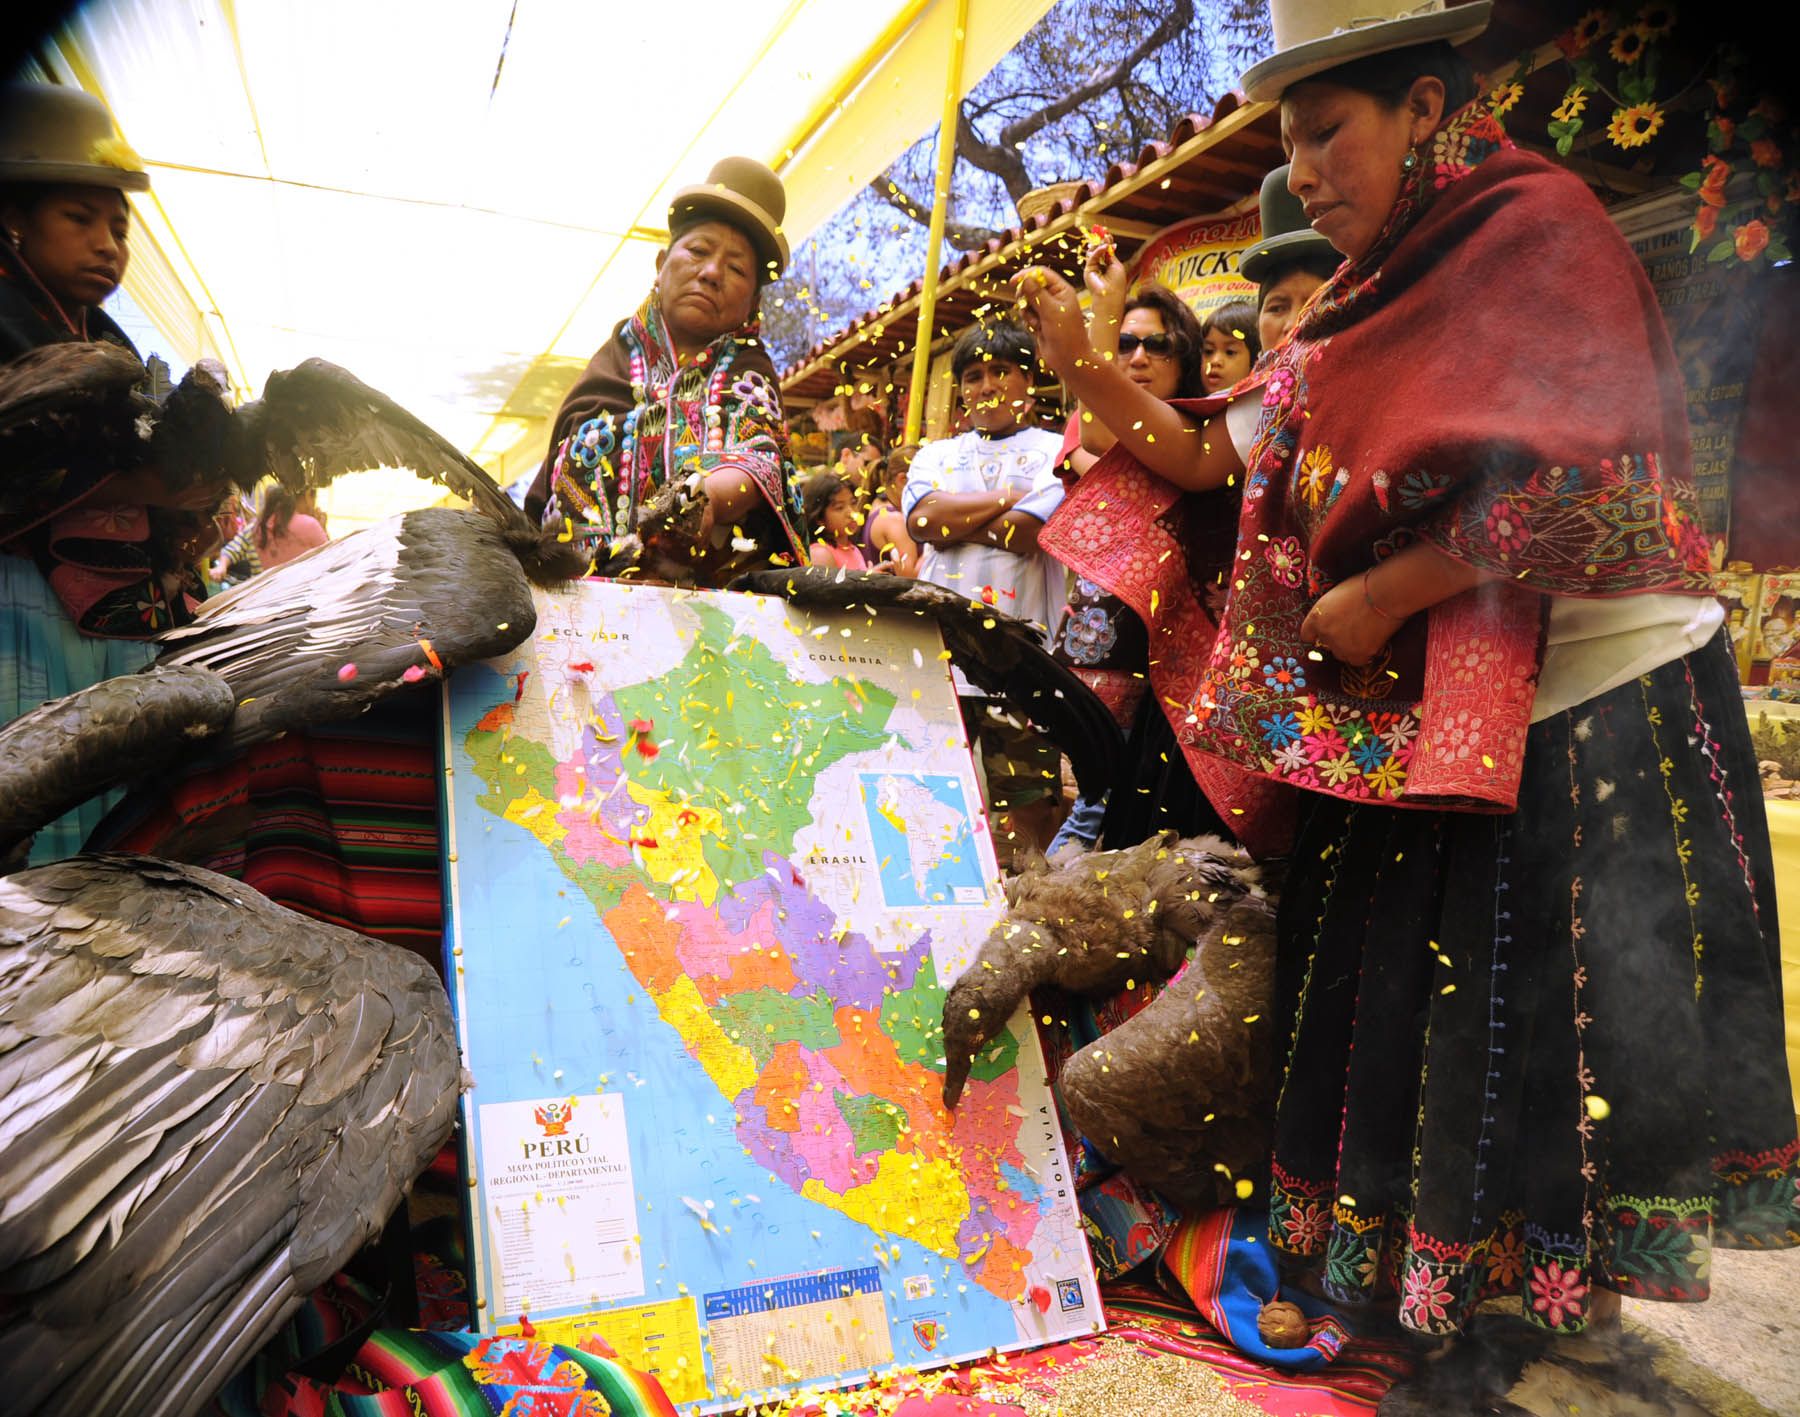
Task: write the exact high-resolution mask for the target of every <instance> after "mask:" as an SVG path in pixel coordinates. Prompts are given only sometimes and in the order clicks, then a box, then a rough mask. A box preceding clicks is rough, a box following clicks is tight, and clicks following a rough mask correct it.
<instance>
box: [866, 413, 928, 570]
mask: <svg viewBox="0 0 1800 1417" xmlns="http://www.w3.org/2000/svg"><path fill="white" fill-rule="evenodd" d="M918 451H919V445H918V444H917V443H907V444H906V445H905V446H903V447H899V448H895V449H894V451H893V452H891V453H889V454H888V455H887V465H886V467H885V469H884V471H883V474H882V478H881V481H880V482H879V483H877V484H876V485H875V487H874V488H873V489H872V491H871V493H870V497H869V506H868V510H867V512H865V513H864V520H863V533H862V544H863V554H864V555H865V556H866V557H867V558H868V559H869V560H870V561H874V562H878V563H886V564H888V565H891V566H892V567H893V568H894V573H895V574H896V575H901V576H916V575H918V574H919V543H918V542H916V541H914V540H913V539H912V537H911V536H909V535H908V534H907V530H906V517H905V516H904V515H903V514H902V513H901V511H900V506H901V502H902V499H903V498H904V497H905V496H906V474H907V470H908V469H909V468H911V466H912V460H913V456H914V455H915V454H916V453H917V452H918Z"/></svg>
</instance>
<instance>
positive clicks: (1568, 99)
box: [1550, 84, 1588, 123]
mask: <svg viewBox="0 0 1800 1417" xmlns="http://www.w3.org/2000/svg"><path fill="white" fill-rule="evenodd" d="M1587 106H1588V91H1587V88H1586V87H1585V86H1584V85H1582V84H1570V85H1569V91H1568V92H1567V93H1565V94H1564V95H1563V97H1562V102H1561V103H1559V104H1557V105H1556V108H1555V110H1554V111H1553V112H1552V113H1551V114H1550V116H1551V117H1552V118H1554V119H1555V120H1556V121H1557V122H1558V123H1567V122H1570V121H1571V120H1573V119H1576V118H1579V117H1580V116H1581V112H1582V110H1583V109H1584V108H1586V107H1587Z"/></svg>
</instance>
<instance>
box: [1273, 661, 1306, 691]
mask: <svg viewBox="0 0 1800 1417" xmlns="http://www.w3.org/2000/svg"><path fill="white" fill-rule="evenodd" d="M1262 676H1263V683H1265V684H1267V685H1268V686H1269V687H1270V688H1271V689H1274V690H1275V691H1276V692H1277V693H1282V694H1293V693H1298V692H1299V691H1300V690H1301V689H1304V688H1305V687H1306V672H1305V671H1304V670H1303V669H1301V668H1300V662H1299V661H1298V660H1296V659H1293V658H1290V657H1289V656H1287V655H1276V656H1275V658H1273V659H1271V660H1270V661H1269V662H1268V663H1267V664H1265V665H1263V667H1262Z"/></svg>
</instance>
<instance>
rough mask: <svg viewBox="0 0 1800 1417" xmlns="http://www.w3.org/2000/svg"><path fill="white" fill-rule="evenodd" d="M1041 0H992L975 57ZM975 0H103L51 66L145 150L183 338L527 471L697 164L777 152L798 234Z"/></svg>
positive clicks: (861, 163)
mask: <svg viewBox="0 0 1800 1417" xmlns="http://www.w3.org/2000/svg"><path fill="white" fill-rule="evenodd" d="M1048 3H1049V0H975V3H973V4H972V6H971V13H970V19H969V24H968V30H967V57H966V60H965V63H964V69H963V75H964V77H963V82H964V83H965V84H972V83H974V82H975V81H976V80H978V79H979V78H980V77H981V76H982V75H983V74H985V73H986V72H987V71H988V69H990V68H991V67H992V66H993V65H994V63H995V62H997V61H998V60H999V59H1000V57H1001V56H1002V55H1004V54H1005V53H1006V51H1007V50H1008V49H1009V48H1010V47H1011V46H1012V45H1013V44H1014V43H1016V42H1017V40H1018V38H1019V36H1020V35H1021V34H1023V33H1024V31H1025V30H1026V29H1027V28H1029V26H1030V25H1031V24H1032V23H1033V22H1035V21H1036V20H1037V18H1038V17H1039V16H1040V15H1041V14H1042V13H1043V12H1044V10H1046V9H1047V8H1048ZM954 10H955V4H954V0H681V3H679V4H668V5H657V4H645V5H637V4H633V5H626V4H623V3H614V2H608V3H595V0H561V3H557V0H520V3H517V4H515V3H514V0H375V3H371V0H235V3H234V0H97V3H93V4H89V5H87V6H85V7H83V8H82V9H81V10H80V11H78V12H77V13H76V14H75V16H74V17H73V18H72V19H71V20H70V21H69V22H68V24H67V26H66V27H65V28H64V29H63V30H62V31H60V32H59V33H58V34H56V35H55V36H53V38H52V40H51V42H50V43H48V44H46V45H45V46H44V47H43V49H42V50H41V51H40V52H41V53H42V54H43V71H42V72H41V73H39V74H38V75H36V76H38V77H48V78H53V79H56V80H58V81H60V82H64V83H74V84H79V85H80V86H81V87H83V88H86V89H88V90H89V91H91V92H94V93H96V94H98V95H100V96H101V97H102V98H103V99H105V100H106V102H107V103H108V104H109V105H110V107H111V108H112V111H113V114H114V116H115V118H116V119H117V121H118V123H119V126H120V129H121V131H122V133H123V134H124V136H125V138H126V140H127V141H128V142H129V143H130V144H131V145H132V146H133V147H134V148H136V150H137V151H138V152H139V153H140V154H141V155H142V156H143V158H144V159H145V161H146V163H147V165H148V167H149V169H150V173H151V181H152V184H153V190H152V192H151V193H150V194H149V195H148V196H146V197H144V198H141V199H136V200H134V208H135V210H136V212H137V216H138V223H137V231H136V235H135V236H134V240H133V254H132V263H131V269H130V271H129V273H128V275H127V278H126V290H127V293H128V294H129V295H130V296H131V298H132V299H133V300H135V301H136V302H137V303H138V304H139V305H140V306H142V307H143V308H144V309H145V311H146V312H147V313H148V314H149V315H150V317H151V318H152V319H153V320H154V321H155V322H156V324H157V326H158V328H159V329H161V330H162V331H163V332H164V333H165V334H166V335H167V336H168V339H169V342H170V352H171V353H173V354H176V355H179V356H180V357H181V358H182V359H183V360H186V361H190V362H191V361H192V360H194V359H196V358H198V357H200V356H201V355H213V356H215V357H217V358H220V359H222V360H223V361H224V362H225V365H226V367H227V368H228V369H229V370H230V371H231V373H232V377H233V380H234V382H236V383H239V384H240V385H241V386H242V387H243V388H244V389H245V390H246V391H247V392H249V393H252V394H253V393H255V392H256V391H257V390H259V389H260V387H261V385H262V381H263V380H264V378H266V377H267V375H268V374H269V373H270V372H271V371H272V370H276V369H285V368H288V367H290V366H292V365H294V364H297V363H299V362H300V361H301V360H303V359H306V358H308V357H309V356H314V355H317V356H319V357H322V358H325V359H329V360H332V361H334V362H336V363H339V364H342V365H343V366H345V367H346V368H348V369H350V370H352V371H353V372H354V373H355V374H357V375H358V376H359V377H360V378H362V379H364V380H366V381H367V382H368V383H370V384H373V385H374V386H375V387H376V388H379V389H381V390H383V391H384V392H386V393H388V394H390V395H392V396H393V397H394V398H395V399H396V400H398V401H399V402H400V403H401V404H403V405H404V406H405V407H407V408H408V409H410V410H411V411H412V412H414V413H416V414H417V415H418V416H419V417H421V418H423V419H424V420H426V421H427V422H428V423H430V424H432V426H434V427H436V428H437V429H439V430H440V431H441V432H442V433H444V434H445V435H446V436H447V437H449V438H450V439H451V440H452V441H454V442H456V443H457V444H458V445H459V446H461V447H463V448H465V449H468V450H469V451H470V452H471V453H472V454H473V455H474V456H475V457H476V458H477V459H478V460H479V461H481V462H483V463H484V464H485V465H486V466H488V467H489V468H490V470H492V471H493V472H494V473H495V474H496V475H497V476H499V477H500V478H501V479H502V480H511V479H513V478H516V477H518V476H520V475H521V474H522V473H523V472H525V471H526V470H527V469H529V468H530V467H531V466H532V465H533V464H535V463H536V462H537V461H538V460H539V459H540V458H541V457H542V455H543V451H544V440H545V432H546V425H547V420H548V418H549V417H550V416H551V415H553V414H554V412H555V409H556V406H557V404H558V403H559V402H560V400H561V397H562V395H563V393H564V391H565V390H566V389H567V387H568V385H569V384H570V383H571V382H572V381H573V379H574V377H575V374H576V372H577V371H578V370H579V369H580V368H581V366H582V365H583V364H585V362H586V361H587V359H588V357H589V356H590V355H591V354H592V353H593V351H594V350H595V349H597V348H598V347H599V346H600V344H601V343H603V342H604V340H605V339H606V337H607V335H608V334H609V333H610V332H611V329H612V326H613V324H614V323H615V322H616V321H618V320H619V319H621V318H623V317H624V316H625V315H626V314H628V313H629V312H630V311H631V310H633V309H634V308H635V307H636V306H637V304H638V303H639V302H640V301H641V300H642V299H643V297H644V295H645V293H646V292H647V291H648V289H649V287H650V283H651V279H652V277H653V274H654V266H655V257H656V253H657V251H658V249H659V248H660V244H661V241H662V239H663V233H662V231H661V230H660V228H661V227H662V225H663V223H664V221H665V220H666V213H667V209H668V204H669V199H670V197H671V195H672V194H673V192H674V191H675V189H676V188H678V187H681V186H683V185H686V184H689V183H693V182H698V181H702V180H704V178H705V175H706V172H707V171H708V169H710V168H711V166H712V164H713V163H714V162H715V161H716V160H717V159H719V158H721V157H724V156H726V155H728V154H732V153H745V154H749V155H751V156H755V157H760V158H762V159H763V160H765V161H767V162H770V163H771V164H772V165H774V166H776V167H777V168H778V170H780V171H781V173H782V176H783V179H784V181H785V182H786V184H787V189H788V217H787V221H786V230H787V235H788V237H789V240H790V241H791V242H792V243H793V244H795V245H798V244H799V242H800V241H801V240H803V239H804V238H805V237H806V236H807V235H808V234H809V233H810V232H811V231H812V230H813V229H814V228H815V227H816V226H817V225H818V224H819V223H820V222H821V221H823V220H824V219H825V218H826V217H827V216H829V215H830V214H831V212H832V211H834V210H835V209H836V208H837V207H839V206H841V205H842V204H843V202H844V201H845V200H847V199H848V198H849V197H850V196H851V195H853V194H854V192H855V191H856V189H857V188H858V187H859V186H861V185H862V184H863V183H865V182H867V181H868V180H869V179H870V178H872V177H874V176H875V175H876V174H877V173H878V172H880V171H881V170H882V169H883V168H885V167H886V165H887V164H888V163H889V162H891V161H892V160H893V158H894V157H895V155H896V154H897V153H899V152H900V151H901V149H902V148H904V147H905V145H906V144H907V143H909V142H911V141H913V140H914V139H916V138H917V137H918V136H919V135H920V134H921V133H922V132H924V131H925V130H926V129H927V128H928V127H929V126H930V125H931V124H932V123H933V122H934V121H935V120H936V117H937V112H938V108H939V106H940V104H941V102H942V98H943V91H944V90H943V86H944V68H945V64H946V62H947V58H948V52H949V46H950V29H951V24H952V21H951V18H950V17H951V15H952V14H953V13H954ZM405 481H406V480H404V479H397V480H396V484H397V485H396V488H395V491H396V493H397V495H398V497H399V499H400V502H401V504H402V505H418V503H419V501H420V500H421V498H422V497H423V500H431V498H430V497H429V496H425V495H424V494H422V493H421V492H420V491H419V490H417V489H415V488H409V487H405V485H404V483H405ZM358 500H359V503H362V502H365V501H366V499H365V498H361V497H359V499H358ZM377 500H378V501H379V499H377ZM364 513H365V507H364V506H363V505H359V506H358V507H357V515H356V517H355V519H356V520H361V519H362V515H363V514H364Z"/></svg>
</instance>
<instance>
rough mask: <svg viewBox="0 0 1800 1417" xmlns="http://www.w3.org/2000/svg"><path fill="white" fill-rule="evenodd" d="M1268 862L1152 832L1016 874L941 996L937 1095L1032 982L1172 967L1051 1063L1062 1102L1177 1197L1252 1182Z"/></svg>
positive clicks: (1270, 1079)
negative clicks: (1132, 842) (1106, 1027)
mask: <svg viewBox="0 0 1800 1417" xmlns="http://www.w3.org/2000/svg"><path fill="white" fill-rule="evenodd" d="M1267 869H1268V868H1266V867H1261V866H1258V865H1256V864H1255V863H1254V862H1252V861H1251V859H1250V857H1249V855H1248V853H1246V852H1244V851H1242V850H1241V849H1238V848H1233V847H1228V846H1226V845H1225V844H1224V843H1223V842H1221V841H1219V840H1217V839H1216V838H1207V837H1200V838H1194V839H1192V840H1188V841H1178V840H1175V839H1174V838H1173V837H1172V836H1170V835H1168V834H1165V835H1162V836H1158V837H1153V838H1151V839H1150V840H1148V841H1145V842H1141V843H1140V844H1138V845H1137V846H1133V847H1128V848H1125V849H1123V850H1118V851H1101V852H1094V853H1090V854H1088V855H1084V856H1078V857H1075V858H1073V859H1072V860H1069V861H1066V862H1064V863H1062V864H1059V865H1047V864H1040V865H1038V866H1036V867H1035V868H1033V869H1030V870H1027V871H1026V872H1024V873H1022V874H1021V875H1019V876H1017V877H1015V878H1014V879H1013V880H1012V881H1011V882H1010V883H1009V885H1008V891H1007V897H1008V911H1007V915H1006V918H1005V920H1003V921H1002V922H1001V923H1000V924H999V925H997V926H996V927H995V928H994V930H993V931H992V932H990V933H989V935H988V938H987V940H986V941H985V942H984V943H983V945H982V947H981V950H980V952H979V953H978V954H977V956H976V958H975V961H974V962H973V963H972V964H971V965H970V966H969V968H968V969H967V970H966V971H965V972H964V973H963V974H962V975H961V977H959V978H958V979H957V981H956V982H955V984H954V985H952V987H951V989H950V991H949V994H948V995H947V996H946V998H945V1001H944V1056H945V1060H946V1072H945V1078H944V1101H945V1104H946V1105H947V1106H952V1107H953V1106H955V1105H956V1102H957V1100H958V1099H959V1098H960V1096H961V1093H962V1088H963V1085H964V1083H965V1082H966V1081H967V1079H968V1076H969V1070H970V1067H971V1066H972V1064H973V1061H974V1058H975V1056H976V1054H977V1053H979V1052H980V1050H981V1049H982V1047H984V1046H985V1045H986V1044H987V1043H988V1042H989V1041H991V1040H992V1039H993V1038H994V1037H995V1036H996V1035H997V1034H998V1033H999V1032H1000V1030H1001V1029H1002V1028H1003V1027H1005V1025H1006V1022H1007V1020H1008V1019H1009V1018H1011V1017H1012V1015H1013V1013H1014V1011H1015V1010H1016V1009H1017V1008H1018V1006H1019V1005H1020V1004H1021V1003H1023V1002H1024V1001H1025V999H1026V997H1027V995H1028V994H1029V993H1030V992H1031V990H1033V989H1035V988H1038V987H1040V986H1044V985H1050V986H1053V987H1055V988H1059V989H1063V990H1066V991H1068V992H1070V993H1075V994H1083V995H1088V996H1090V997H1091V996H1097V995H1103V994H1108V993H1112V992H1115V991H1117V990H1118V989H1121V988H1123V987H1126V986H1127V985H1128V984H1130V983H1133V982H1136V981H1141V980H1161V979H1168V978H1169V976H1170V975H1171V974H1173V975H1174V978H1173V979H1171V980H1170V982H1169V984H1168V987H1167V988H1165V989H1164V990H1163V991H1162V993H1160V994H1159V995H1158V996H1157V997H1156V999H1155V1000H1153V1001H1152V1002H1151V1003H1150V1004H1149V1005H1148V1006H1147V1007H1146V1008H1144V1009H1143V1010H1142V1011H1141V1012H1139V1013H1138V1014H1136V1015H1135V1016H1134V1017H1132V1018H1131V1019H1129V1020H1127V1021H1126V1022H1125V1023H1123V1024H1121V1025H1119V1026H1118V1027H1117V1028H1115V1029H1113V1030H1112V1031H1111V1032H1110V1033H1108V1034H1106V1035H1105V1036H1104V1037H1103V1038H1100V1039H1097V1040H1096V1041H1095V1042H1093V1043H1091V1044H1089V1045H1088V1046H1087V1047H1086V1048H1083V1049H1082V1050H1081V1051H1080V1052H1078V1053H1077V1054H1075V1056H1074V1057H1073V1058H1071V1059H1070V1060H1069V1062H1068V1063H1067V1064H1066V1065H1065V1066H1064V1068H1063V1070H1062V1076H1061V1079H1060V1082H1059V1087H1060V1090H1061V1093H1062V1097H1063V1102H1064V1105H1065V1106H1066V1108H1067V1109H1068V1112H1069V1115H1070V1117H1071V1119H1072V1120H1073V1121H1074V1122H1075V1125H1076V1126H1077V1127H1078V1128H1079V1129H1080V1131H1081V1133H1082V1135H1084V1136H1086V1137H1087V1138H1088V1139H1089V1140H1090V1141H1092V1142H1093V1143H1094V1144H1095V1145H1096V1146H1097V1147H1098V1148H1099V1149H1100V1151H1101V1152H1102V1153H1103V1154H1105V1155H1106V1157H1107V1158H1108V1159H1109V1160H1111V1161H1114V1162H1116V1163H1117V1164H1119V1165H1120V1166H1123V1167H1124V1168H1125V1169H1126V1170H1127V1171H1129V1172H1131V1174H1132V1175H1134V1176H1136V1177H1137V1178H1138V1179H1140V1180H1142V1181H1144V1182H1145V1183H1146V1184H1148V1185H1150V1186H1152V1187H1153V1188H1155V1189H1156V1190H1158V1191H1160V1192H1161V1193H1162V1194H1163V1195H1165V1196H1167V1197H1168V1198H1169V1199H1170V1200H1171V1201H1174V1202H1175V1203H1176V1204H1178V1205H1182V1206H1187V1207H1200V1206H1210V1205H1216V1204H1221V1203H1226V1202H1229V1201H1232V1200H1239V1199H1245V1198H1246V1197H1247V1195H1248V1194H1254V1193H1255V1192H1256V1191H1258V1190H1260V1188H1261V1185H1262V1181H1263V1177H1264V1174H1265V1173H1266V1171H1267V1167H1268V1150H1269V1139H1270V1129H1271V1120H1272V1115H1273V1103H1274V1095H1275V1083H1276V1076H1277V1074H1276V1066H1275V1055H1274V1024H1273V1019H1272V1016H1271V1015H1272V1010H1273V1005H1274V969H1275V918H1274V902H1273V900H1272V899H1271V897H1270V895H1269V886H1270V885H1271V882H1270V881H1269V879H1268V876H1267ZM1190 950H1191V951H1194V953H1193V957H1192V958H1191V959H1189V958H1188V954H1189V951H1190ZM1184 961H1185V963H1184ZM1177 971H1179V972H1177ZM1242 1182H1248V1186H1249V1190H1248V1192H1246V1191H1245V1190H1244V1189H1243V1188H1242V1186H1241V1185H1240V1183H1242Z"/></svg>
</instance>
